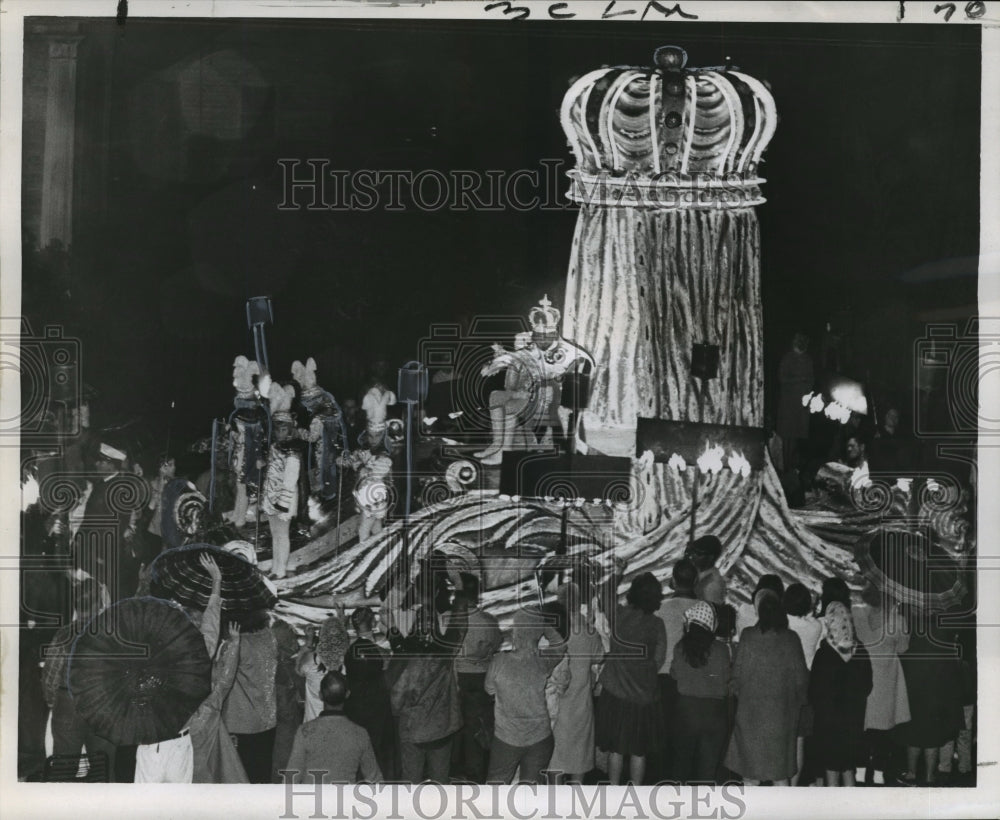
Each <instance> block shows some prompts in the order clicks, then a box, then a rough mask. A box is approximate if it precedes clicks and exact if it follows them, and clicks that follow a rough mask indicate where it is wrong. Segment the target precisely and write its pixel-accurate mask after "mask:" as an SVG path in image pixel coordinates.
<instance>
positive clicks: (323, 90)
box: [26, 19, 980, 435]
mask: <svg viewBox="0 0 1000 820" xmlns="http://www.w3.org/2000/svg"><path fill="white" fill-rule="evenodd" d="M85 30H86V32H87V33H88V35H89V36H90V37H91V40H92V41H94V42H99V43H102V44H103V46H102V48H103V51H101V50H100V49H97V50H96V52H95V53H97V54H98V56H97V57H93V58H92V60H93V62H92V65H89V64H88V63H87V62H86V60H88V59H91V58H88V57H87V54H89V53H90V52H88V51H86V50H84V51H82V52H81V64H80V72H81V76H83V77H84V78H85V77H86V74H85V72H87V71H88V70H91V71H92V72H98V71H104V70H105V69H107V71H108V73H107V77H108V80H107V84H101V85H99V86H98V87H99V89H100V90H99V93H100V94H106V97H103V98H102V100H101V101H100V104H106V105H107V111H108V112H109V129H110V130H109V133H110V142H109V150H108V155H107V160H108V175H107V179H106V186H107V187H106V195H107V203H108V205H107V210H106V212H103V211H102V212H101V213H91V214H85V216H84V217H81V218H82V219H83V220H85V221H84V223H83V224H85V225H86V229H85V230H83V229H81V228H79V227H78V233H84V234H85V236H83V237H80V238H79V240H78V241H77V242H76V252H77V253H78V254H79V256H80V259H79V261H78V263H77V264H78V265H79V268H80V270H81V271H82V272H81V273H80V274H79V280H78V285H77V289H76V290H77V295H76V297H75V298H76V299H77V300H78V303H77V304H75V305H74V306H73V307H72V309H71V311H70V313H69V314H67V316H69V317H70V318H69V319H68V321H69V324H70V326H71V327H74V326H75V327H77V328H78V329H79V333H80V335H81V336H82V338H83V342H84V377H85V379H86V381H87V382H89V383H91V384H94V385H95V386H96V387H97V388H98V389H99V390H100V391H101V394H102V399H101V401H100V404H101V405H104V406H105V408H106V409H107V408H109V407H111V408H113V412H114V413H118V414H124V413H129V412H146V413H149V412H151V408H153V409H155V408H163V407H165V406H167V405H169V402H170V401H171V400H176V401H177V407H178V410H177V419H176V423H175V430H177V431H178V432H179V433H182V434H190V435H198V434H207V432H208V428H209V420H210V419H211V418H212V417H213V416H218V415H224V414H226V413H227V412H228V408H229V406H230V396H231V389H230V387H229V379H230V368H231V363H232V359H233V357H234V356H235V355H236V354H238V353H251V352H252V347H250V345H249V337H248V334H247V332H246V328H245V324H244V322H243V309H244V308H243V301H244V299H245V298H246V297H247V296H251V295H256V294H257V293H262V292H270V293H271V294H272V295H273V297H274V304H275V313H276V318H277V326H276V327H275V328H274V329H273V331H272V332H271V336H270V339H271V351H272V354H271V359H272V365H273V369H274V370H275V372H276V373H277V374H278V375H279V376H284V375H285V374H287V368H288V366H289V364H290V363H291V361H292V360H293V359H296V358H302V359H304V358H305V357H306V356H309V355H314V356H315V357H316V358H317V360H318V361H319V365H320V376H321V383H323V384H325V386H327V387H328V388H330V389H332V390H333V391H334V392H335V393H336V394H337V395H338V397H342V396H343V395H346V394H349V393H351V392H354V391H355V390H356V388H357V386H358V385H357V384H355V383H352V382H351V381H349V380H348V377H347V376H346V375H343V376H342V380H343V382H344V383H338V382H337V379H336V378H331V377H329V376H328V378H327V379H325V380H324V379H323V378H322V377H323V373H324V371H325V372H326V373H328V374H330V373H334V372H337V368H336V367H335V366H333V365H332V364H331V362H332V361H333V360H335V359H336V360H342V361H343V362H344V363H345V364H344V368H343V373H344V374H346V373H348V372H349V370H350V368H349V367H348V366H347V363H348V362H356V363H357V364H356V367H365V366H367V364H368V362H369V361H370V360H371V359H372V358H374V357H375V356H376V355H384V356H385V357H386V358H387V359H388V361H389V362H390V363H392V364H393V366H395V364H396V363H397V362H398V363H402V362H403V361H405V360H407V359H409V358H413V357H414V355H415V353H416V341H417V339H419V338H420V337H421V336H423V335H424V334H426V332H427V329H428V327H429V325H430V324H431V323H434V322H449V321H457V320H459V319H468V318H469V317H471V316H473V315H475V314H476V313H523V312H525V311H526V309H527V307H528V306H530V305H531V304H533V303H534V302H536V301H537V299H538V298H539V297H540V296H541V295H542V293H543V292H544V291H548V292H549V295H550V296H552V297H553V298H554V300H555V301H556V302H557V303H558V302H559V301H560V298H561V295H562V285H561V283H562V281H563V279H564V277H565V272H566V264H567V260H568V254H569V248H570V243H571V240H572V236H573V227H574V222H575V218H576V214H575V211H573V210H571V209H565V210H557V211H539V210H534V211H530V212H527V213H520V212H515V211H510V210H508V211H504V212H490V213H474V212H467V213H455V212H449V211H447V210H442V211H438V212H436V213H424V212H421V211H419V210H415V209H412V208H411V209H407V210H406V211H405V212H403V213H385V212H382V211H379V210H376V211H373V212H368V213H343V212H333V213H306V212H304V211H289V212H280V211H278V209H277V207H276V205H277V202H278V201H279V200H280V199H281V190H280V189H281V185H280V182H281V174H280V169H279V167H278V165H277V160H278V159H279V158H283V157H284V158H295V159H307V158H310V157H319V158H326V159H329V160H330V161H331V167H337V168H342V169H346V170H353V169H363V168H372V169H388V168H403V169H407V168H408V169H413V170H422V169H437V170H440V171H443V172H445V173H447V172H449V171H451V170H458V169H478V170H480V171H482V170H486V169H506V170H515V169H518V168H527V169H539V168H540V167H541V166H540V165H539V162H540V161H541V160H542V159H562V160H564V161H566V162H567V168H568V167H570V166H569V164H568V163H569V160H570V152H569V149H568V148H567V146H566V140H565V137H564V135H563V133H562V130H561V128H560V127H559V122H558V109H559V104H560V102H561V99H562V95H563V93H564V91H565V90H566V88H567V85H568V82H569V81H570V79H571V78H574V77H576V76H578V75H580V74H582V73H584V72H585V71H588V70H591V69H594V68H597V67H600V66H601V65H604V64H608V65H617V64H633V65H635V64H639V65H645V64H648V63H649V62H650V61H651V57H652V52H653V50H654V49H655V48H656V47H657V46H659V45H663V44H668V43H674V44H677V45H681V46H683V47H684V48H685V49H687V51H688V54H689V64H690V65H692V66H699V65H721V64H724V63H725V60H726V57H727V56H730V57H731V58H732V60H733V63H734V64H735V65H738V66H740V67H741V68H742V69H743V70H744V71H747V72H749V73H751V74H754V75H755V76H757V77H759V78H761V79H763V80H766V81H767V82H769V83H770V85H771V88H772V91H773V94H774V96H775V99H776V101H777V105H778V112H779V116H780V122H779V125H778V130H777V133H776V135H775V137H774V140H773V141H772V143H771V146H770V149H769V150H768V151H767V153H766V154H765V163H764V166H763V175H764V176H765V177H766V178H767V180H768V182H767V184H766V185H765V186H764V194H765V196H766V197H767V198H768V202H767V204H765V205H764V206H762V207H761V208H759V209H758V213H759V215H760V221H761V232H762V248H763V288H764V305H765V341H766V344H767V349H768V354H767V355H768V366H769V368H772V367H773V366H774V365H775V361H776V357H777V356H778V355H780V353H781V352H782V350H783V349H784V347H785V345H786V344H787V339H788V337H789V336H790V334H791V333H792V332H793V331H794V330H795V329H796V328H799V327H801V328H804V329H805V330H806V331H807V332H809V333H810V334H811V335H813V336H814V338H818V335H819V332H820V330H821V328H822V325H823V323H824V322H825V321H827V320H829V319H831V318H834V319H835V320H836V321H839V322H840V323H841V324H842V325H843V324H844V323H845V322H846V323H847V325H848V326H847V327H846V328H845V329H846V330H847V332H848V333H849V341H850V342H851V344H852V346H853V349H854V350H855V355H856V357H857V358H858V361H855V362H852V363H850V366H851V367H853V368H854V372H851V373H850V375H855V376H857V377H860V378H864V377H865V373H863V372H860V371H861V369H862V368H863V367H864V368H867V369H870V370H871V375H872V381H873V382H876V383H878V384H880V385H882V386H883V387H884V389H885V390H886V391H889V392H895V393H899V392H900V391H903V390H905V389H906V388H907V386H908V385H907V382H906V380H905V378H904V376H905V374H906V373H907V372H909V371H908V367H909V363H908V360H905V357H906V356H908V355H909V351H910V349H911V348H912V344H913V341H914V339H915V338H916V336H917V335H918V334H919V333H920V329H919V325H918V324H916V323H915V321H914V317H915V316H916V315H917V313H918V312H919V311H920V310H926V309H933V308H941V307H947V306H951V305H966V304H971V303H974V301H975V298H976V280H975V269H974V267H973V268H972V269H971V270H966V271H965V274H966V275H964V276H958V277H953V278H950V279H946V280H940V281H936V282H935V281H932V282H929V283H924V284H920V285H913V284H906V283H904V282H902V281H901V280H900V277H901V276H903V275H905V274H906V272H907V271H911V270H912V269H914V268H917V267H919V266H921V265H928V264H932V265H940V264H941V263H942V260H949V259H955V258H960V257H974V256H975V255H976V254H977V253H978V238H979V214H978V208H979V197H978V190H979V107H980V51H979V30H978V28H976V27H973V26H969V27H966V26H955V27H943V26H906V27H902V26H892V25H885V26H840V25H824V26H791V25H774V24H770V25H764V24H757V25H728V24H727V25H722V24H700V23H684V24H676V23H662V24H655V23H651V24H646V25H636V24H621V25H614V24H611V25H609V24H607V23H604V24H600V25H596V24H595V25H590V24H583V23H576V24H571V25H559V24H532V25H525V26H520V25H512V24H485V23H472V22H464V23H463V22H456V23H454V24H444V23H425V24H419V25H416V24H413V23H407V24H406V25H405V26H404V25H402V24H386V23H381V22H380V23H375V22H365V21H360V22H358V21H354V22H349V21H343V22H336V21H318V20H314V21H307V22H306V21H304V22H299V23H280V24H275V23H252V24H240V23H232V22H198V21H188V22H177V21H171V22H152V21H143V20H138V19H130V20H129V22H128V25H127V26H126V27H125V29H124V30H121V29H117V28H116V27H115V26H114V24H113V21H102V22H100V23H87V24H86V27H85ZM216 52H230V53H231V54H235V55H236V57H237V58H238V60H239V61H240V62H239V63H238V64H239V65H241V66H243V69H242V70H244V71H247V72H249V73H248V74H245V75H243V76H244V79H245V77H247V76H251V77H252V78H253V79H254V82H255V83H257V84H258V85H259V86H260V88H262V89H263V90H262V91H261V92H260V94H259V95H258V96H257V97H254V98H252V99H250V100H249V101H245V104H246V105H247V106H249V107H250V109H252V110H256V111H258V112H259V114H258V115H257V116H256V118H255V119H253V121H252V122H250V123H249V126H248V127H247V129H245V132H244V133H241V134H239V135H238V136H237V138H228V137H232V135H231V134H228V135H227V134H222V138H219V137H218V135H217V136H216V137H212V136H205V135H202V136H197V135H192V134H190V133H187V132H185V129H184V126H183V122H182V117H180V115H179V114H178V112H177V111H176V110H172V109H170V107H169V105H168V103H169V100H168V101H167V102H164V101H163V100H161V99H159V98H158V97H157V95H158V94H162V93H163V89H164V88H165V87H166V86H165V85H164V84H163V82H162V78H163V77H164V76H167V75H170V72H171V71H175V69H176V68H177V67H178V66H185V65H191V64H194V63H195V61H197V59H198V58H199V57H204V56H206V55H209V54H212V53H216ZM101 54H104V55H110V61H104V60H105V57H101V56H100V55H101ZM170 76H176V71H175V73H174V75H170ZM81 87H86V88H92V87H93V86H92V85H87V84H86V83H85V82H84V83H82V84H81ZM88 104H98V101H96V100H88V99H80V100H78V105H82V106H86V105H88ZM175 108H176V106H175ZM178 157H181V158H182V161H180V162H179V164H178V162H175V161H174V160H176V159H177V158H178ZM565 188H566V184H565V182H564V181H562V180H561V181H560V189H559V193H560V194H562V193H563V192H564V191H565ZM960 272H961V271H960ZM27 290H28V288H27V286H26V291H27ZM73 317H75V318H73ZM862 353H863V354H864V355H863V356H861V355H860V354H862ZM893 357H897V358H896V359H895V360H894V359H893ZM904 360H905V361H906V363H905V364H902V362H903V361H904ZM862 362H863V364H862ZM901 374H903V375H901Z"/></svg>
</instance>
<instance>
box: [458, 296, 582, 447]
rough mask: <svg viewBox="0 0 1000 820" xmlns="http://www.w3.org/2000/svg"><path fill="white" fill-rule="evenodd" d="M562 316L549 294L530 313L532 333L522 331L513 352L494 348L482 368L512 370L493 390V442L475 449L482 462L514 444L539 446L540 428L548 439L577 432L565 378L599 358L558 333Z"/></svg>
mask: <svg viewBox="0 0 1000 820" xmlns="http://www.w3.org/2000/svg"><path fill="white" fill-rule="evenodd" d="M561 317H562V314H561V313H560V312H559V310H558V308H555V307H553V306H552V302H550V301H549V297H548V296H547V295H546V296H545V297H544V298H543V299H542V300H541V301H540V302H539V303H538V306H537V307H534V308H532V309H531V312H530V313H529V314H528V321H529V323H530V324H531V333H530V337H529V336H528V334H522V333H519V334H517V337H515V340H514V350H513V351H512V352H508V351H505V350H503V348H500V347H499V346H497V347H495V348H494V350H495V355H494V358H493V361H492V362H490V364H488V365H487V366H486V367H485V368H483V375H484V376H487V375H492V374H493V373H498V372H499V371H500V370H502V369H506V371H507V373H506V378H505V383H504V389H503V390H494V391H493V392H492V393H491V394H490V426H491V428H492V433H493V441H492V442H491V444H490V446H489V447H487V448H486V449H485V450H480V451H479V452H477V453H475V454H474V455H475V457H476V458H478V459H480V460H481V462H482V463H483V464H485V465H489V466H495V465H498V464H500V463H501V462H502V461H503V454H504V452H505V451H509V450H513V449H515V447H517V448H525V447H533V446H536V445H537V441H536V438H535V434H536V433H537V432H538V431H540V430H545V434H544V439H543V441H545V440H548V439H549V438H550V437H551V431H552V430H560V431H561V432H562V438H563V439H564V440H569V439H571V438H572V437H574V436H575V427H576V419H575V418H572V415H573V414H572V412H571V411H570V410H569V409H567V408H565V407H563V406H562V405H563V401H562V394H563V383H564V381H565V380H567V379H568V378H574V379H575V378H577V377H580V376H583V375H584V374H587V375H589V374H590V372H591V371H592V370H593V367H594V360H593V359H592V358H591V356H590V354H589V353H587V351H585V350H584V349H583V348H582V347H579V346H577V345H575V344H573V343H572V342H569V341H567V340H566V339H564V338H562V337H561V336H560V335H559V320H560V319H561ZM574 390H575V387H574ZM571 428H572V429H571ZM518 433H520V436H518V435H517V434H518Z"/></svg>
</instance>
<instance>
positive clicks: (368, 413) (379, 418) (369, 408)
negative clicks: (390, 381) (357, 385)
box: [361, 364, 396, 447]
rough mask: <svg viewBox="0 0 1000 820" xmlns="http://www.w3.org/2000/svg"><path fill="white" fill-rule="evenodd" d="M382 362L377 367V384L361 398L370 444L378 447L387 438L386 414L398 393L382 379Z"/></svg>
mask: <svg viewBox="0 0 1000 820" xmlns="http://www.w3.org/2000/svg"><path fill="white" fill-rule="evenodd" d="M383 369H384V368H382V367H381V364H380V365H379V366H378V367H376V371H375V384H374V385H372V387H371V388H370V389H369V390H368V392H367V393H365V397H364V398H363V399H362V400H361V409H362V410H363V411H364V413H365V417H366V418H367V428H366V432H367V433H368V446H369V447H377V446H379V445H380V444H381V443H382V441H383V439H384V438H385V432H386V424H387V422H386V416H387V415H388V412H389V407H391V406H392V405H394V404H395V403H396V394H395V393H393V392H392V391H391V390H390V389H389V388H388V387H386V385H385V383H384V382H383V381H382V371H383Z"/></svg>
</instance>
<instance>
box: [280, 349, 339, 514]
mask: <svg viewBox="0 0 1000 820" xmlns="http://www.w3.org/2000/svg"><path fill="white" fill-rule="evenodd" d="M292 378H293V379H295V381H296V382H298V385H299V391H300V393H299V403H300V404H301V406H302V409H303V411H304V413H305V416H306V419H305V420H306V422H307V428H306V429H300V430H299V437H300V438H301V439H302V440H303V441H305V442H307V447H308V449H307V454H306V466H307V473H308V479H309V492H310V494H311V495H312V496H313V497H315V498H316V499H317V500H319V501H321V502H322V501H330V500H331V499H333V498H335V497H336V495H337V457H338V456H339V455H340V454H341V453H342V452H344V451H345V450H348V449H350V447H349V444H348V440H347V427H346V425H345V424H344V417H343V414H342V413H341V410H340V406H339V405H338V404H337V402H336V400H335V399H334V398H333V396H332V395H331V394H330V393H328V392H327V391H326V390H324V389H323V388H322V387H320V386H319V385H317V384H316V361H315V359H312V358H310V359H307V360H306V363H305V364H302V362H298V361H296V362H293V363H292Z"/></svg>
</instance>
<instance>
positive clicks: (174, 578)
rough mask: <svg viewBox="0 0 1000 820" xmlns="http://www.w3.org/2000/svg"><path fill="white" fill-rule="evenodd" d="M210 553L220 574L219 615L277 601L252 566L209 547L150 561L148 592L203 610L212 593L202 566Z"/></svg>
mask: <svg viewBox="0 0 1000 820" xmlns="http://www.w3.org/2000/svg"><path fill="white" fill-rule="evenodd" d="M204 552H207V553H209V554H210V555H211V556H212V557H213V558H214V559H215V563H216V564H218V566H219V569H220V570H221V571H222V611H223V613H225V614H229V615H235V614H238V613H246V612H256V611H258V610H261V609H270V608H271V607H273V606H274V605H275V604H276V603H277V601H278V599H277V596H275V594H274V593H273V592H272V591H271V590H270V589H268V587H267V585H266V584H265V583H264V576H263V575H261V573H260V570H258V569H257V567H255V566H254V565H253V564H251V563H249V562H248V561H246V560H244V559H243V558H241V557H240V556H238V555H234V554H233V553H230V552H227V551H226V550H224V549H221V548H219V547H215V546H211V545H210V544H188V545H187V546H183V547H174V548H173V549H169V550H165V551H164V552H161V553H160V554H159V555H158V556H157V557H156V560H155V561H153V565H152V570H151V579H152V581H151V584H150V588H151V589H152V590H154V591H155V593H156V594H158V595H160V596H161V597H165V598H173V599H174V600H175V601H178V602H180V603H182V604H185V605H187V606H192V607H198V608H201V609H203V608H204V607H206V606H207V605H208V597H209V595H211V593H212V579H211V578H210V577H209V576H208V573H207V572H205V569H204V567H202V566H201V562H200V556H201V554H202V553H204Z"/></svg>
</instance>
